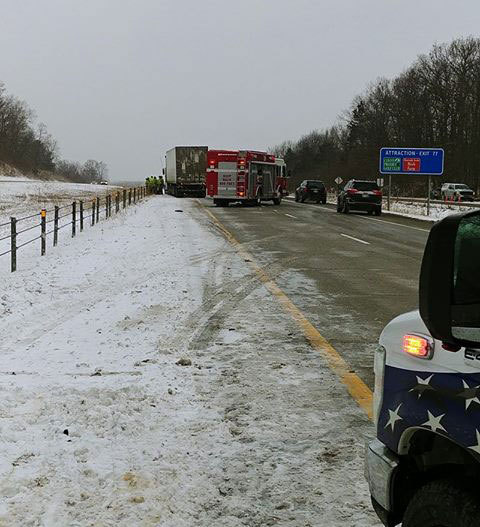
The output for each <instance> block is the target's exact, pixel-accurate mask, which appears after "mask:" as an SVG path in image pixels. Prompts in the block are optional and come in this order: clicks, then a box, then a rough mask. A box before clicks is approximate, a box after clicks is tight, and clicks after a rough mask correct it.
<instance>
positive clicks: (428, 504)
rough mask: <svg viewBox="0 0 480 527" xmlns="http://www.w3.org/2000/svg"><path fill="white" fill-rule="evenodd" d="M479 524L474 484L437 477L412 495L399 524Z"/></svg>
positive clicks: (427, 526)
mask: <svg viewBox="0 0 480 527" xmlns="http://www.w3.org/2000/svg"><path fill="white" fill-rule="evenodd" d="M474 525H480V500H479V493H478V490H477V489H476V488H475V485H474V484H473V485H472V484H471V483H470V485H469V486H468V483H464V484H462V483H461V482H456V481H454V480H446V479H439V480H436V481H431V482H430V483H427V484H426V485H424V486H423V487H421V488H420V489H419V490H417V492H416V493H415V494H414V496H413V498H412V499H411V500H410V503H409V504H408V506H407V509H406V511H405V515H404V517H403V523H402V527H473V526H474Z"/></svg>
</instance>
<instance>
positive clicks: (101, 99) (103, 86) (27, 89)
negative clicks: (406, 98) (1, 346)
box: [0, 0, 480, 180]
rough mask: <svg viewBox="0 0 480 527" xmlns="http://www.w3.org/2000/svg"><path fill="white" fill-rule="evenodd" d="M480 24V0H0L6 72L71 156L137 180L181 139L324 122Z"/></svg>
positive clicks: (289, 130) (0, 63)
mask: <svg viewBox="0 0 480 527" xmlns="http://www.w3.org/2000/svg"><path fill="white" fill-rule="evenodd" d="M479 31H480V2H479V0H235V1H233V0H203V1H201V0H136V1H133V0H132V1H129V0H75V1H73V0H0V80H1V81H3V82H4V83H5V84H6V87H7V90H8V91H9V92H10V93H13V94H15V95H17V96H18V97H20V98H22V99H25V100H26V101H27V102H28V104H29V105H30V106H31V107H32V108H33V109H34V110H35V112H36V113H37V115H38V119H39V120H40V121H42V122H44V123H45V124H46V125H47V127H48V129H49V131H50V132H51V133H52V134H53V136H54V137H55V138H56V139H57V141H58V144H59V147H60V153H61V155H62V156H63V157H64V158H66V159H71V160H78V161H85V160H86V159H88V158H94V159H98V160H103V161H105V162H106V163H107V164H108V166H109V169H110V177H111V179H112V180H125V179H143V178H144V177H145V176H146V175H149V174H153V173H159V172H160V170H161V167H162V159H163V156H164V152H165V150H166V149H168V148H170V147H172V146H174V145H181V144H202V145H208V146H210V147H218V148H255V149H265V148H267V147H268V146H272V145H275V144H277V143H279V142H281V141H283V140H285V139H297V138H298V137H299V136H301V135H302V134H304V133H307V132H309V131H311V130H313V129H318V128H323V127H327V126H330V125H332V124H334V123H335V121H336V120H337V118H338V116H339V115H340V113H341V112H342V110H344V109H346V108H348V107H349V105H350V103H351V101H352V98H353V97H354V96H355V95H356V94H358V93H360V92H361V91H363V90H364V89H365V87H366V85H367V84H368V83H369V82H370V81H373V80H375V79H376V78H377V77H379V76H387V77H392V76H394V75H396V74H397V73H399V72H401V71H402V70H403V69H405V68H406V67H407V66H408V65H409V64H410V63H411V62H412V61H413V60H414V59H415V58H416V56H417V55H418V54H420V53H425V52H428V50H429V49H430V48H431V46H432V44H433V43H434V42H447V41H450V40H451V39H453V38H456V37H460V36H468V35H474V36H479Z"/></svg>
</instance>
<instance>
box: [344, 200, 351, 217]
mask: <svg viewBox="0 0 480 527" xmlns="http://www.w3.org/2000/svg"><path fill="white" fill-rule="evenodd" d="M342 212H343V213H344V214H348V213H349V212H350V207H349V206H348V203H347V200H345V201H344V202H343V209H342Z"/></svg>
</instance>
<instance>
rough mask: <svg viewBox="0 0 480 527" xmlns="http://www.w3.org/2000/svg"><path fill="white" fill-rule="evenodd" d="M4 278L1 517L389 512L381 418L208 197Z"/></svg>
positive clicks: (308, 520) (125, 225)
mask: <svg viewBox="0 0 480 527" xmlns="http://www.w3.org/2000/svg"><path fill="white" fill-rule="evenodd" d="M0 287H1V291H2V294H1V296H0V313H1V317H0V329H1V334H2V341H1V343H0V348H1V354H2V367H1V369H0V427H1V435H0V438H1V441H0V494H1V495H2V497H3V499H2V503H1V505H0V525H8V526H9V527H15V526H19V527H20V526H22V527H23V526H36V525H39V526H40V525H42V526H46V527H62V526H65V527H67V526H68V527H75V526H78V527H80V526H81V527H84V526H87V525H92V526H93V525H95V526H116V527H122V526H125V527H126V526H128V527H131V526H134V525H142V526H162V527H196V526H198V527H239V526H248V527H251V526H254V525H258V526H260V525H281V526H289V527H295V526H307V525H312V526H313V525H319V522H320V523H321V524H322V525H328V526H351V527H353V526H355V527H367V526H368V527H371V526H375V525H379V524H378V522H377V521H376V517H375V515H374V514H373V512H372V510H371V506H370V503H369V497H368V493H367V487H366V483H365V481H364V479H363V448H364V440H365V438H366V436H367V435H369V434H373V429H372V426H371V424H370V423H369V422H368V421H367V419H366V418H365V417H364V416H363V414H362V413H361V411H360V410H359V409H358V408H357V407H356V406H355V403H354V402H353V401H352V400H351V399H350V397H349V396H348V394H347V392H346V390H345V388H344V387H343V386H342V385H341V384H340V383H339V381H338V379H337V378H335V376H334V375H333V374H332V373H331V372H330V370H329V369H328V368H327V367H326V365H325V363H324V362H323V361H322V359H321V357H320V356H319V354H318V353H316V352H314V351H313V350H312V349H311V348H310V346H309V345H308V344H307V343H306V341H305V338H304V337H303V335H302V334H301V332H300V330H299V328H298V326H297V325H296V323H295V322H294V321H293V320H292V319H291V317H290V316H289V315H288V314H286V312H284V311H283V310H282V308H281V306H280V305H279V303H278V302H277V301H276V300H275V299H274V298H272V296H271V295H269V294H268V293H267V291H266V290H265V288H264V287H263V286H262V285H261V284H260V283H259V282H258V280H257V278H256V276H255V275H253V274H252V273H251V270H250V268H249V267H247V264H246V263H245V262H244V260H243V259H242V258H240V257H239V256H238V255H237V254H236V253H235V251H234V250H233V249H232V247H231V246H230V245H229V244H228V243H227V242H226V241H225V240H224V238H223V237H222V236H221V235H220V234H219V233H218V232H217V231H216V228H215V227H214V226H213V225H212V224H211V222H210V221H209V220H208V218H207V216H206V215H205V213H204V211H202V210H201V208H200V207H199V206H198V205H197V204H196V202H195V201H190V200H175V199H174V198H170V197H167V196H163V197H154V198H151V199H149V200H147V202H146V203H145V204H143V205H140V206H138V207H132V208H130V209H128V210H127V211H126V212H125V213H122V214H119V215H118V216H116V217H114V218H113V219H111V220H109V221H107V222H104V223H101V224H98V225H97V226H95V227H94V228H92V229H90V230H87V231H85V232H84V233H82V234H80V235H79V236H78V237H77V238H76V239H74V240H72V239H66V240H65V241H64V243H63V244H62V245H60V246H59V247H58V248H57V249H56V250H55V251H51V252H50V254H48V255H47V256H46V257H45V258H42V259H40V260H35V261H34V260H32V261H25V263H24V266H23V270H21V271H18V272H17V273H14V274H4V275H0ZM181 358H184V359H188V360H185V361H184V362H185V363H186V364H187V365H186V366H180V365H178V364H177V362H178V360H179V359H181ZM189 361H191V364H190V365H188V364H189Z"/></svg>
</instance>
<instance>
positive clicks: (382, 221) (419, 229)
mask: <svg viewBox="0 0 480 527" xmlns="http://www.w3.org/2000/svg"><path fill="white" fill-rule="evenodd" d="M358 217H359V218H363V219H364V220H370V221H379V222H380V223H387V224H388V225H398V226H399V227H406V228H407V229H414V230H415V231H422V232H430V229H421V228H420V227H412V226H411V225H404V224H403V223H396V222H395V221H386V220H377V218H369V217H368V216H360V215H359V216H358Z"/></svg>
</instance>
